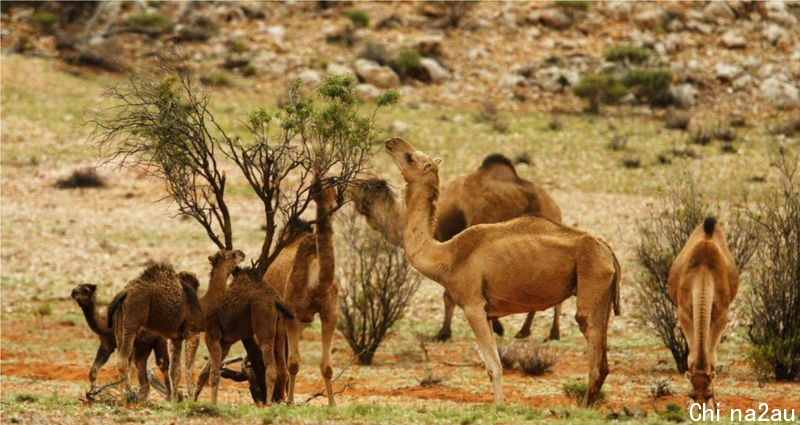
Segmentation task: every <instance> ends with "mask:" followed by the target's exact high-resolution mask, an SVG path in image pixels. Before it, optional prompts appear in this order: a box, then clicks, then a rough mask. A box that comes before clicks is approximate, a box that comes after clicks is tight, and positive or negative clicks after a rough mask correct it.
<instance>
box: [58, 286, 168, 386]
mask: <svg viewBox="0 0 800 425" xmlns="http://www.w3.org/2000/svg"><path fill="white" fill-rule="evenodd" d="M96 291H97V285H93V284H91V283H84V284H80V285H78V286H76V287H75V288H74V289H73V290H72V293H71V296H72V299H74V300H75V301H76V302H77V303H78V306H79V307H80V308H81V310H82V311H83V316H84V318H86V324H87V325H89V329H91V330H92V332H94V333H95V334H96V335H97V339H98V340H99V341H100V346H99V347H97V354H96V355H95V358H94V363H92V367H91V368H90V369H89V384H90V387H89V391H88V392H87V394H88V393H91V392H92V391H93V390H94V389H95V388H96V387H97V373H98V372H99V371H100V368H102V367H103V365H105V364H106V362H107V361H108V358H109V357H110V356H111V354H112V353H113V352H114V351H115V350H116V349H117V341H116V340H115V339H114V331H113V330H112V328H110V327H109V326H108V318H107V317H106V316H105V315H103V314H102V313H100V311H99V310H98V308H97V300H96V299H95V292H96ZM150 353H154V354H155V356H156V365H158V368H159V369H161V373H163V374H164V378H166V377H167V376H168V375H169V356H168V355H167V340H166V339H164V338H163V337H161V336H159V335H158V334H155V333H153V332H150V331H147V330H142V331H140V332H139V334H138V335H137V336H136V340H135V341H134V343H133V358H134V364H135V365H136V371H137V376H138V378H139V394H138V398H139V399H140V400H147V396H148V394H149V392H150V380H149V379H148V376H147V360H148V359H149V358H150ZM165 380H166V379H165ZM166 388H167V394H169V392H170V391H169V381H168V380H166Z"/></svg>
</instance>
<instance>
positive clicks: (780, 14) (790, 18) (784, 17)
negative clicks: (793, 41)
mask: <svg viewBox="0 0 800 425" xmlns="http://www.w3.org/2000/svg"><path fill="white" fill-rule="evenodd" d="M787 3H788V2H785V1H767V2H764V10H765V11H766V14H767V19H769V20H770V21H773V22H777V23H779V24H781V25H785V26H787V27H791V26H794V25H796V24H797V18H796V17H794V15H792V14H791V13H789V11H788V10H786V4H787Z"/></svg>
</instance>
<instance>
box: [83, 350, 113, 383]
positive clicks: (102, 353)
mask: <svg viewBox="0 0 800 425" xmlns="http://www.w3.org/2000/svg"><path fill="white" fill-rule="evenodd" d="M113 352H114V350H109V349H108V348H106V347H105V346H103V345H100V346H99V347H97V354H95V356H94V363H92V367H91V368H89V384H90V385H91V387H90V388H89V391H92V390H94V389H95V388H96V387H97V373H98V372H99V371H100V368H102V367H103V365H104V364H106V362H107V361H108V358H109V357H111V353H113Z"/></svg>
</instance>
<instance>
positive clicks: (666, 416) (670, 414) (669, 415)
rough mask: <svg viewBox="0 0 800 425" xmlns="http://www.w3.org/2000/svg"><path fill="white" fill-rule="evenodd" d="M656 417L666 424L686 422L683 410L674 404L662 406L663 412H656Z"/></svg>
mask: <svg viewBox="0 0 800 425" xmlns="http://www.w3.org/2000/svg"><path fill="white" fill-rule="evenodd" d="M658 417H660V418H661V419H663V420H665V421H668V422H684V421H685V420H686V414H685V413H684V412H683V409H681V406H678V405H677V404H675V403H669V404H667V405H666V406H664V411H663V412H658Z"/></svg>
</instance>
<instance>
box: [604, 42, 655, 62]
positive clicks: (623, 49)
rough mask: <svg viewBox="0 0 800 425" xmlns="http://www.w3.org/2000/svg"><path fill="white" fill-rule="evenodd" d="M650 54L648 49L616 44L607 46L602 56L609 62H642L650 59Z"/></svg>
mask: <svg viewBox="0 0 800 425" xmlns="http://www.w3.org/2000/svg"><path fill="white" fill-rule="evenodd" d="M650 54H651V51H650V49H646V48H642V47H634V46H631V45H628V44H618V45H614V46H611V47H609V48H607V49H606V50H605V52H603V57H604V58H606V60H607V61H609V62H630V63H642V62H646V61H647V60H648V59H650Z"/></svg>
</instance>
